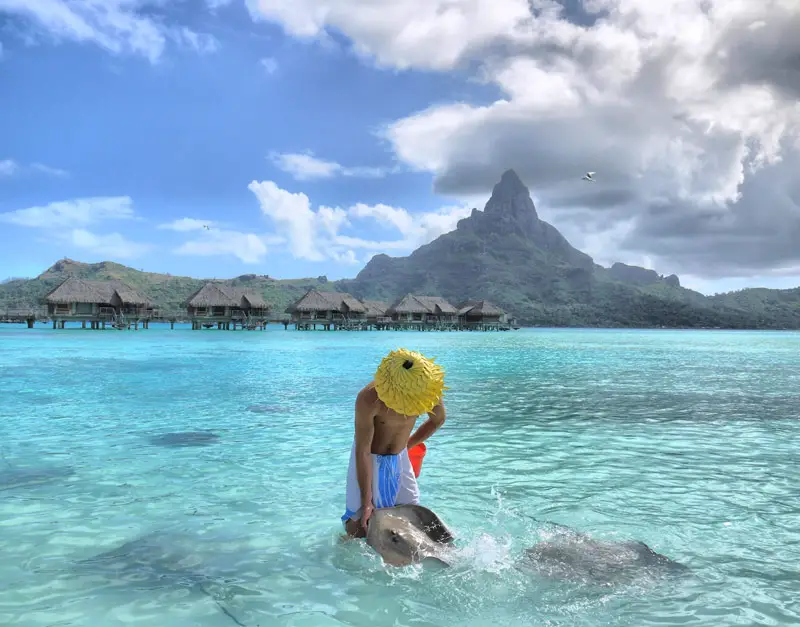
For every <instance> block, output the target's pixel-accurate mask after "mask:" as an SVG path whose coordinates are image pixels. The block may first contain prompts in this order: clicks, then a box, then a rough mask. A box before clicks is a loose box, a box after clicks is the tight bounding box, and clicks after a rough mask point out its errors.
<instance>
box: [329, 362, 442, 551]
mask: <svg viewBox="0 0 800 627" xmlns="http://www.w3.org/2000/svg"><path fill="white" fill-rule="evenodd" d="M445 389H446V388H445V386H444V371H443V370H442V369H441V367H440V366H438V365H436V364H434V363H433V361H432V360H430V359H427V358H426V357H424V356H423V355H421V354H420V353H417V352H413V351H407V350H405V349H400V350H397V351H392V352H390V353H389V355H387V356H386V357H385V358H384V359H383V361H381V365H380V366H379V367H378V370H377V372H376V373H375V379H374V380H373V381H371V382H370V383H369V384H367V385H366V386H365V387H364V388H363V389H362V390H361V391H360V392H359V393H358V396H357V397H356V404H355V437H354V441H353V446H352V450H351V454H350V466H349V468H348V473H347V490H346V511H345V514H344V516H342V522H343V523H344V526H345V530H346V531H347V535H348V536H349V537H356V538H357V537H364V536H365V535H366V529H367V525H368V524H369V518H370V516H371V515H372V512H373V510H374V509H375V508H376V507H378V508H381V507H393V506H395V505H406V504H418V503H419V488H418V487H417V480H416V477H415V476H414V470H413V468H412V467H411V462H410V460H409V458H408V449H410V448H413V447H414V446H416V445H417V444H419V443H420V442H424V441H425V440H427V439H428V438H429V437H430V436H431V435H432V434H433V433H434V432H436V431H437V430H438V429H439V428H440V427H441V426H442V425H443V424H444V422H445V417H446V415H445V409H444V405H443V403H442V400H441V397H442V394H443V392H444V390H445ZM423 413H425V414H427V416H428V419H427V420H426V421H425V422H424V423H423V424H422V425H420V427H419V429H417V430H416V431H415V432H414V433H413V435H412V433H411V432H412V430H413V429H414V425H415V424H416V421H417V418H418V417H419V416H420V415H421V414H423ZM363 504H366V505H363Z"/></svg>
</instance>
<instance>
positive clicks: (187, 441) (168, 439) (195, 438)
mask: <svg viewBox="0 0 800 627" xmlns="http://www.w3.org/2000/svg"><path fill="white" fill-rule="evenodd" d="M217 440H219V436H218V435H217V434H216V433H211V432H210V431H176V432H173V433H163V434H161V435H155V436H153V437H151V438H150V444H155V445H156V446H166V447H168V448H180V447H184V446H208V445H209V444H213V443H214V442H216V441H217Z"/></svg>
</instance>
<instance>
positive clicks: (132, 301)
mask: <svg viewBox="0 0 800 627" xmlns="http://www.w3.org/2000/svg"><path fill="white" fill-rule="evenodd" d="M115 293H116V295H117V297H118V298H119V299H120V300H121V301H122V303H123V304H126V305H150V304H151V303H150V301H149V300H148V299H147V297H145V296H142V294H140V293H139V292H137V291H136V290H135V289H133V288H132V287H130V286H129V285H126V284H125V283H123V282H122V281H88V280H86V279H78V278H76V277H69V278H67V279H66V280H65V281H64V282H63V283H61V285H59V286H58V287H56V288H55V289H53V290H51V291H50V292H49V293H48V294H47V295H45V297H44V300H45V301H46V302H48V303H54V304H59V305H65V304H68V303H98V304H101V305H110V304H111V300H112V299H113V297H114V294H115Z"/></svg>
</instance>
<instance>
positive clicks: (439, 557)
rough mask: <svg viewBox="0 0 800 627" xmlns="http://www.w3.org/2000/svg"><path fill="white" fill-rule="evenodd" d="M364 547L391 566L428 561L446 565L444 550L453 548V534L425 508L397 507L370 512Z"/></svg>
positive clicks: (446, 557) (415, 506) (417, 506)
mask: <svg viewBox="0 0 800 627" xmlns="http://www.w3.org/2000/svg"><path fill="white" fill-rule="evenodd" d="M367 544H369V545H370V546H371V547H372V548H373V549H375V551H377V553H378V554H379V555H380V556H381V557H382V558H383V561H384V562H386V563H387V564H389V565H391V566H408V565H409V564H416V563H419V562H422V561H423V560H427V559H430V560H433V561H436V562H439V563H442V564H444V565H449V561H448V556H447V552H448V551H447V549H448V548H450V547H451V546H452V544H453V534H452V533H451V532H450V530H449V529H448V528H447V526H446V525H445V524H444V523H443V522H442V520H441V519H440V518H439V517H438V516H437V515H436V514H435V513H433V512H432V511H431V510H430V509H428V508H427V507H423V506H422V505H398V506H395V507H385V508H381V509H376V510H375V511H374V512H373V514H372V516H371V517H370V519H369V523H368V524H367Z"/></svg>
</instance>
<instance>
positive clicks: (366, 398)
mask: <svg viewBox="0 0 800 627" xmlns="http://www.w3.org/2000/svg"><path fill="white" fill-rule="evenodd" d="M358 400H359V401H360V402H362V403H370V404H374V403H377V402H378V391H377V390H376V389H375V382H374V381H371V382H370V383H368V384H367V385H365V386H364V387H363V388H361V391H360V392H359V393H358Z"/></svg>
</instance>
